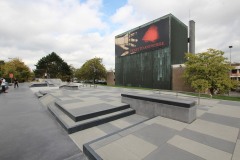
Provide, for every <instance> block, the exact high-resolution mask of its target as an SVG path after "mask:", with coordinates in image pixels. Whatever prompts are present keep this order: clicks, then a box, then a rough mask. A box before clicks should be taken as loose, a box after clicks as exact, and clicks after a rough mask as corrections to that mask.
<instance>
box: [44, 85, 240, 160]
mask: <svg viewBox="0 0 240 160" xmlns="http://www.w3.org/2000/svg"><path fill="white" fill-rule="evenodd" d="M121 93H137V94H146V95H153V94H154V95H156V94H157V93H154V92H153V91H145V90H133V89H118V88H112V87H97V88H80V89H79V90H76V91H67V90H54V91H51V96H52V97H47V96H46V97H45V98H46V99H47V100H46V99H45V100H44V99H43V101H42V103H45V104H47V103H48V102H50V101H51V100H52V99H53V97H54V98H57V99H58V100H60V101H62V103H64V105H65V107H68V108H71V109H75V108H78V105H77V103H79V101H80V102H81V104H82V105H83V106H85V107H86V106H91V105H96V104H100V103H105V104H109V105H118V104H121V97H120V94H121ZM159 96H166V95H164V94H160V95H159ZM169 96H172V98H183V99H189V97H181V96H179V97H176V96H175V95H167V97H169ZM141 121H144V122H143V123H139V122H141ZM126 128H127V129H126ZM239 129H240V103H238V102H229V101H220V100H208V99H203V100H201V105H200V106H198V109H197V120H195V121H194V122H192V123H191V124H186V123H183V122H179V121H176V120H171V119H168V118H164V117H160V116H158V117H155V118H153V119H150V120H147V118H146V117H143V116H139V115H132V116H129V117H125V118H121V119H118V120H115V121H112V122H109V123H106V124H103V125H100V126H96V127H93V128H89V129H86V130H83V131H80V132H76V133H73V134H70V135H69V136H70V137H71V138H72V140H73V141H74V142H75V143H76V144H77V146H78V147H79V148H80V149H81V150H83V145H84V144H85V145H86V143H87V145H88V146H89V147H91V148H92V149H93V151H94V152H95V153H97V154H98V155H99V156H100V157H101V158H102V159H104V160H105V159H106V160H108V159H109V160H118V159H119V160H124V159H131V160H135V159H136V160H140V159H143V160H156V159H158V160H166V159H169V160H188V159H189V160H193V159H194V160H203V159H207V160H216V159H217V160H231V159H232V160H238V159H240V154H239V153H240V133H239ZM106 135H108V136H106ZM103 136H105V137H104V138H102V137H103ZM96 139H97V140H96ZM93 140H94V141H93ZM91 141H92V142H91Z"/></svg>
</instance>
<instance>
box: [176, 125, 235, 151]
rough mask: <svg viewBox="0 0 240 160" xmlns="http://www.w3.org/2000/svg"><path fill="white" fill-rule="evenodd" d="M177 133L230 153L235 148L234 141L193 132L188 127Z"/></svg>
mask: <svg viewBox="0 0 240 160" xmlns="http://www.w3.org/2000/svg"><path fill="white" fill-rule="evenodd" d="M178 135H180V136H182V137H185V138H188V139H191V140H193V141H195V142H199V143H202V144H205V145H207V146H210V147H213V148H216V149H219V150H222V151H225V152H228V153H231V154H232V153H233V151H234V148H235V143H233V142H229V141H226V140H223V139H219V138H216V137H213V136H209V135H206V134H201V133H199V132H194V131H191V130H188V129H184V130H183V131H181V132H180V133H178Z"/></svg>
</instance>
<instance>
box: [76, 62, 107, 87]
mask: <svg viewBox="0 0 240 160" xmlns="http://www.w3.org/2000/svg"><path fill="white" fill-rule="evenodd" d="M106 75H107V71H106V68H105V67H104V65H103V64H102V58H97V57H95V58H93V59H90V60H87V61H86V62H85V63H84V64H83V65H82V67H81V68H80V69H77V70H76V75H75V76H76V77H77V78H78V79H80V80H93V83H95V80H96V79H103V78H104V79H106Z"/></svg>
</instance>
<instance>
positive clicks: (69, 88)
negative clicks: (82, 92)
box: [59, 85, 78, 90]
mask: <svg viewBox="0 0 240 160" xmlns="http://www.w3.org/2000/svg"><path fill="white" fill-rule="evenodd" d="M59 88H64V89H67V90H78V86H77V85H62V86H60V87H59Z"/></svg>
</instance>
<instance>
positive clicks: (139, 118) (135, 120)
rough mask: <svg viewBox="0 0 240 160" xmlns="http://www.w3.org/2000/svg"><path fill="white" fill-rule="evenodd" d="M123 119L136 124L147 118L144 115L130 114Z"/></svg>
mask: <svg viewBox="0 0 240 160" xmlns="http://www.w3.org/2000/svg"><path fill="white" fill-rule="evenodd" d="M123 119H124V120H125V121H127V122H128V123H131V124H136V123H139V122H141V121H144V120H147V119H148V118H147V117H144V116H141V115H137V114H134V115H132V116H128V117H125V118H123Z"/></svg>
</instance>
